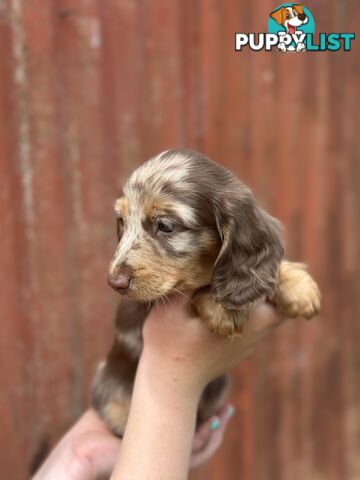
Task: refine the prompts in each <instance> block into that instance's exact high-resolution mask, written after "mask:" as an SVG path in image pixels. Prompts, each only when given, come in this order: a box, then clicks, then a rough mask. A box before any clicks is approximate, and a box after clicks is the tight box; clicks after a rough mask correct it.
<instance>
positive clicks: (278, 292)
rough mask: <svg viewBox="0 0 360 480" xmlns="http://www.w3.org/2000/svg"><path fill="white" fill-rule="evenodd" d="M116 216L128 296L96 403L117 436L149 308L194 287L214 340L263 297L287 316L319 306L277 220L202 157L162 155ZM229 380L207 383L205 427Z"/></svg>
mask: <svg viewBox="0 0 360 480" xmlns="http://www.w3.org/2000/svg"><path fill="white" fill-rule="evenodd" d="M115 213H116V217H117V228H118V237H119V244H118V247H117V249H116V252H115V255H114V258H113V260H112V262H111V264H110V269H109V283H110V285H111V286H112V287H113V288H114V289H115V290H117V291H119V293H123V294H124V293H125V294H126V296H125V297H124V298H123V301H122V302H121V303H120V306H119V308H118V312H117V316H116V335H115V340H114V344H113V347H112V349H111V351H110V353H109V355H108V357H107V360H106V361H105V362H103V363H102V364H100V365H99V367H98V370H97V373H96V376H95V379H94V383H93V404H94V406H95V407H96V408H97V410H98V411H99V412H100V414H101V415H102V417H103V418H104V420H105V421H106V423H107V425H108V426H109V428H110V429H111V430H112V431H113V432H114V433H116V434H117V435H120V436H121V435H122V433H123V431H124V428H125V424H126V419H127V414H128V409H129V404H130V399H131V392H132V386H133V381H134V377H135V372H136V367H137V362H138V358H139V356H140V353H141V349H142V338H141V328H142V324H143V322H144V320H145V318H146V315H147V313H148V311H149V309H150V308H151V304H152V303H153V302H156V301H157V300H159V299H160V298H163V297H166V296H167V295H169V294H170V293H173V292H184V291H189V290H191V291H195V294H194V296H193V305H194V306H195V309H196V313H197V314H198V315H199V316H200V317H201V318H202V319H203V321H204V322H205V324H206V325H207V326H208V327H209V329H210V330H211V331H212V332H214V334H220V335H226V336H227V337H229V338H232V337H234V336H236V335H241V332H242V328H243V326H244V323H245V322H246V321H247V317H248V311H249V308H251V306H252V305H253V304H254V303H255V302H258V301H261V300H264V299H265V298H267V299H268V300H269V301H271V302H272V303H274V305H276V307H277V308H278V310H279V311H281V312H282V313H284V314H285V315H287V316H291V317H295V316H303V317H306V318H311V317H313V316H314V315H316V314H317V313H318V312H319V310H320V293H319V289H318V287H317V285H316V283H315V282H314V280H313V279H312V278H311V276H310V275H309V274H308V273H307V271H306V268H305V266H304V265H302V264H298V263H292V262H288V261H286V260H283V246H282V240H281V235H280V225H279V222H278V221H277V220H276V219H274V218H273V217H271V216H270V215H268V214H267V213H266V212H265V211H264V210H263V209H262V208H261V207H260V206H259V205H258V204H257V202H256V200H255V199H254V197H253V196H252V194H251V191H250V190H249V189H248V188H247V187H246V186H245V185H243V184H242V183H241V182H240V181H239V180H238V179H237V178H235V177H234V176H233V174H232V173H230V172H229V171H228V170H226V169H225V168H223V167H221V166H219V165H217V164H215V163H213V162H212V161H210V160H209V159H208V158H206V157H205V156H203V155H201V154H199V153H197V152H192V151H188V150H171V151H166V152H163V153H161V154H160V155H158V156H157V157H154V158H152V159H150V160H149V161H148V162H146V163H145V164H144V165H142V166H141V167H139V168H138V169H137V170H136V171H135V172H134V173H133V174H132V175H131V177H130V178H129V180H128V181H127V183H126V185H125V187H124V196H123V197H122V198H120V199H118V200H117V201H116V203H115ZM124 278H126V279H127V280H128V283H127V284H126V285H125V287H124V285H123V279H124ZM121 279H122V280H121ZM120 280H121V281H120ZM227 384H228V381H227V377H226V376H223V377H220V378H218V379H216V380H215V381H214V382H212V383H211V384H209V385H208V386H207V388H206V389H205V391H204V393H203V396H202V398H201V401H200V404H199V410H198V421H199V422H202V421H204V420H206V419H208V418H209V417H211V416H212V415H213V414H214V413H215V412H216V411H217V410H218V409H219V407H220V406H221V405H222V404H223V402H224V399H225V394H226V391H227Z"/></svg>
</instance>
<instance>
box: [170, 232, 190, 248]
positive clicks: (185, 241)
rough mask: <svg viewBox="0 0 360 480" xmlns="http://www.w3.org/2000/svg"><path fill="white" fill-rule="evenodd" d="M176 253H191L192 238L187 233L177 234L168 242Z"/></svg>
mask: <svg viewBox="0 0 360 480" xmlns="http://www.w3.org/2000/svg"><path fill="white" fill-rule="evenodd" d="M170 244H171V246H172V248H173V249H174V250H176V251H177V252H191V251H192V250H193V244H194V237H193V235H191V233H189V232H186V231H185V232H179V233H177V234H176V235H175V236H174V237H173V238H172V239H171V241H170Z"/></svg>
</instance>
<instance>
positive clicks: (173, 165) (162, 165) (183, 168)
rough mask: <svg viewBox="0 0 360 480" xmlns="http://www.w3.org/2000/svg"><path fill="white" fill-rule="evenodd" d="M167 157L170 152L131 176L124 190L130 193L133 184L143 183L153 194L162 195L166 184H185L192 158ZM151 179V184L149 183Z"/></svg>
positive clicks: (176, 154) (175, 154)
mask: <svg viewBox="0 0 360 480" xmlns="http://www.w3.org/2000/svg"><path fill="white" fill-rule="evenodd" d="M166 155H169V151H168V150H167V151H165V152H162V153H160V154H159V155H157V156H156V157H154V158H151V159H150V160H148V161H147V162H146V163H144V164H143V165H141V166H140V167H139V168H138V169H137V170H135V172H134V173H133V174H132V175H131V176H130V178H129V180H128V182H127V184H126V186H125V188H124V190H125V189H126V192H129V190H130V189H131V185H132V184H135V183H137V184H138V183H143V184H144V185H146V187H147V188H148V189H149V190H151V191H152V192H153V193H160V191H161V188H162V186H163V185H164V184H165V183H168V182H173V183H177V182H179V183H180V182H183V181H184V180H185V179H186V176H187V174H188V171H189V166H190V162H191V158H190V157H189V156H188V155H185V154H181V153H174V154H173V155H171V154H170V155H169V156H168V157H166ZM164 157H165V158H164ZM150 178H151V179H152V183H151V184H149V183H148V181H149V179H150Z"/></svg>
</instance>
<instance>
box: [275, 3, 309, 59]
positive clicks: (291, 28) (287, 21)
mask: <svg viewBox="0 0 360 480" xmlns="http://www.w3.org/2000/svg"><path fill="white" fill-rule="evenodd" d="M270 17H271V18H273V19H274V20H275V21H276V22H277V23H278V24H279V25H281V26H282V27H284V29H285V31H284V32H279V36H280V40H279V43H278V49H279V50H281V51H282V52H286V51H290V52H291V51H295V50H296V51H297V52H302V51H303V50H305V44H304V43H302V42H299V43H297V45H296V47H295V46H294V45H288V46H287V45H286V44H285V42H284V41H283V40H282V39H281V37H283V36H284V35H286V34H289V35H298V34H302V33H303V32H302V31H301V30H298V27H301V26H302V25H304V24H306V23H307V22H308V21H309V18H308V17H307V15H306V14H305V13H304V11H303V7H302V5H300V4H297V5H295V4H292V5H291V6H289V7H280V8H278V9H277V10H275V11H274V12H272V13H271V15H270Z"/></svg>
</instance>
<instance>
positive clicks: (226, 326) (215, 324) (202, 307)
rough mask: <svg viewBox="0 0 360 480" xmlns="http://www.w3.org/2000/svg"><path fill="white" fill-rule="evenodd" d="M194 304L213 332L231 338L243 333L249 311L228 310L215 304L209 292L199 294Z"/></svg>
mask: <svg viewBox="0 0 360 480" xmlns="http://www.w3.org/2000/svg"><path fill="white" fill-rule="evenodd" d="M193 302H194V306H195V309H196V311H197V313H198V315H199V316H200V317H201V319H202V320H203V321H204V323H205V325H207V327H208V328H209V330H210V331H211V332H214V333H218V334H219V335H223V336H226V337H229V338H233V337H236V336H238V335H240V334H241V333H242V331H243V327H244V325H245V322H246V321H247V319H248V310H246V309H244V310H227V309H226V308H224V307H223V306H222V305H220V303H216V302H215V300H214V298H213V296H212V294H211V292H209V291H204V292H198V293H197V294H196V295H195V297H194V299H193Z"/></svg>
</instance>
